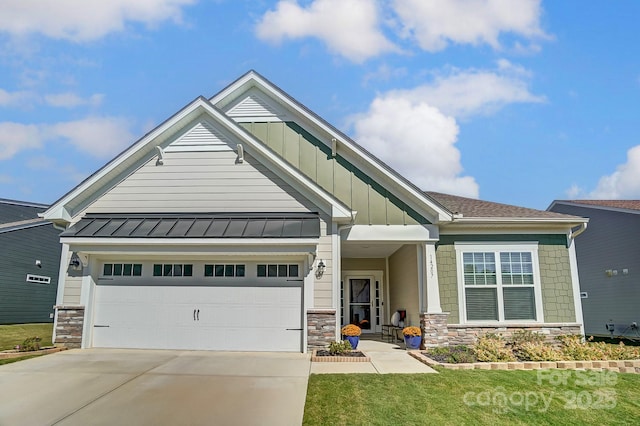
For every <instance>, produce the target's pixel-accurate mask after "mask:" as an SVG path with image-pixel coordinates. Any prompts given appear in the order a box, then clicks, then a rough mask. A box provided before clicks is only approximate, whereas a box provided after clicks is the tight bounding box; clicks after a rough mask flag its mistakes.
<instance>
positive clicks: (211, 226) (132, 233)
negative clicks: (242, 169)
mask: <svg viewBox="0 0 640 426" xmlns="http://www.w3.org/2000/svg"><path fill="white" fill-rule="evenodd" d="M60 236H61V237H62V238H65V237H75V238H318V237H320V219H319V217H318V215H317V214H315V213H291V214H289V213H285V214H282V213H278V214H249V215H247V214H228V213H212V214H195V215H194V214H169V215H167V214H158V215H153V214H142V215H139V214H130V215H126V214H125V215H123V214H112V215H111V214H99V215H98V214H95V215H87V216H85V217H84V218H82V219H81V220H80V221H79V222H77V223H76V224H74V225H73V226H72V227H70V228H69V229H67V230H66V231H65V232H64V233H62V234H61V235H60Z"/></svg>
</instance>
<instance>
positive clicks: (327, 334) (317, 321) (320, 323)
mask: <svg viewBox="0 0 640 426" xmlns="http://www.w3.org/2000/svg"><path fill="white" fill-rule="evenodd" d="M335 340H336V310H335V309H309V310H308V311H307V349H308V350H309V351H312V350H313V349H324V348H326V347H328V346H329V343H331V342H335Z"/></svg>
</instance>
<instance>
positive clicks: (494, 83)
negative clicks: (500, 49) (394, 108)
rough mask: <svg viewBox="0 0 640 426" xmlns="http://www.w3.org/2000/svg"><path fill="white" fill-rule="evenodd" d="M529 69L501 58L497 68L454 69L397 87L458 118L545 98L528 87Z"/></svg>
mask: <svg viewBox="0 0 640 426" xmlns="http://www.w3.org/2000/svg"><path fill="white" fill-rule="evenodd" d="M529 76H530V73H529V72H528V71H527V70H525V69H524V68H522V67H520V66H517V65H513V64H511V63H510V62H508V61H504V60H502V61H499V62H498V69H497V70H492V71H490V70H465V71H457V70H456V71H454V72H453V73H451V74H449V75H440V76H437V77H436V78H435V79H434V81H433V82H432V83H428V84H424V85H421V86H418V87H416V88H413V89H410V90H398V91H395V92H394V93H395V95H396V96H400V97H405V98H408V99H411V100H412V101H414V102H418V101H424V102H427V103H428V104H429V105H433V106H436V107H437V108H438V109H439V110H440V111H442V112H443V113H445V114H447V115H452V116H454V117H457V118H463V117H469V116H471V115H476V114H490V113H493V112H495V111H496V110H498V109H500V108H502V107H504V106H505V105H508V104H512V103H537V102H544V101H545V98H544V96H538V95H534V94H532V93H531V92H530V91H529V89H528V81H527V80H528V77H529Z"/></svg>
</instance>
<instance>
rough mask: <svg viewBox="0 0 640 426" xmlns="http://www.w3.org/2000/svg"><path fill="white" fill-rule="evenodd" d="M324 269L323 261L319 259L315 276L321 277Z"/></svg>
mask: <svg viewBox="0 0 640 426" xmlns="http://www.w3.org/2000/svg"><path fill="white" fill-rule="evenodd" d="M325 269H326V265H325V264H324V261H323V260H322V259H320V260H319V261H318V265H317V266H316V278H321V277H322V276H323V275H324V270H325Z"/></svg>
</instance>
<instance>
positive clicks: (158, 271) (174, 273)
mask: <svg viewBox="0 0 640 426" xmlns="http://www.w3.org/2000/svg"><path fill="white" fill-rule="evenodd" d="M153 276H154V277H191V276H193V265H191V264H186V263H163V264H158V263H156V264H154V265H153Z"/></svg>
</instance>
